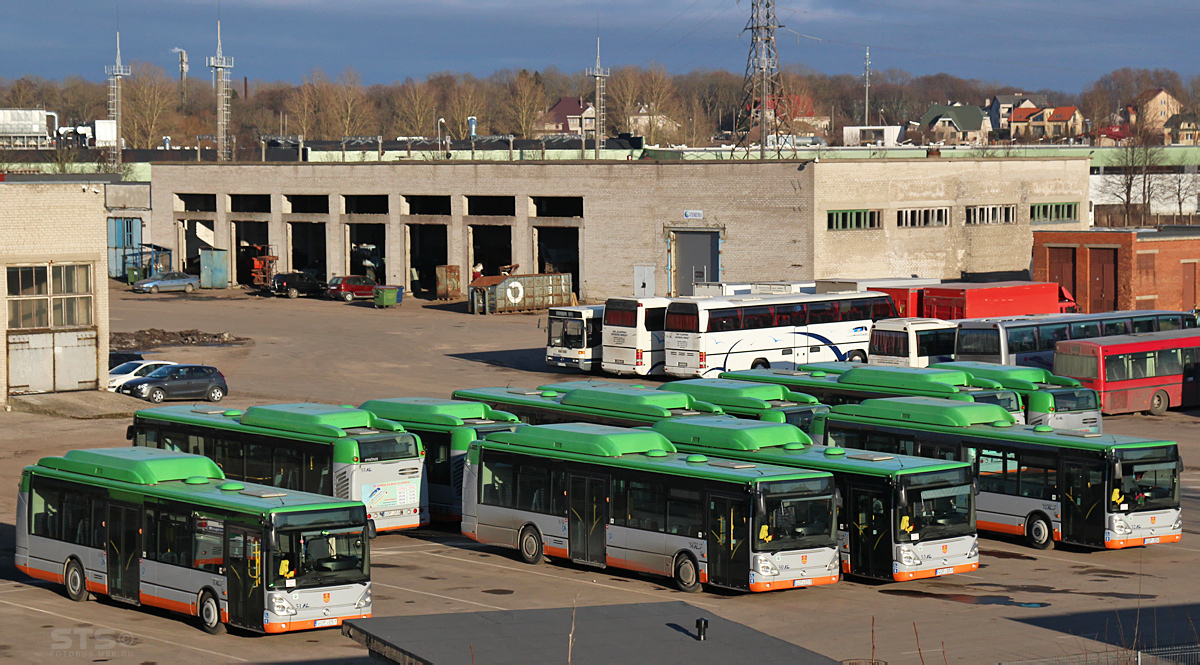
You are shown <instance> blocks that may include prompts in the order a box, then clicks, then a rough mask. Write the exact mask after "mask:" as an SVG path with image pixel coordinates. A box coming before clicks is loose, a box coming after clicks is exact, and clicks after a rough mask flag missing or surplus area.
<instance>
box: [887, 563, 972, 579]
mask: <svg viewBox="0 0 1200 665" xmlns="http://www.w3.org/2000/svg"><path fill="white" fill-rule="evenodd" d="M972 570H979V564H977V563H964V564H962V565H959V566H954V570H952V571H950V572H948V573H943V574H942V575H938V574H937V569H936V568H929V569H926V570H913V571H909V572H906V573H892V579H894V580H896V581H897V582H905V581H908V580H923V579H926V578H929V577H943V576H945V575H953V574H955V573H966V572H970V571H972Z"/></svg>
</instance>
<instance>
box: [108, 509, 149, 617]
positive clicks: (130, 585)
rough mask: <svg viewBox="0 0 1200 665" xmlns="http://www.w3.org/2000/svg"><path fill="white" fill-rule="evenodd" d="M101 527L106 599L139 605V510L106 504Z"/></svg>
mask: <svg viewBox="0 0 1200 665" xmlns="http://www.w3.org/2000/svg"><path fill="white" fill-rule="evenodd" d="M104 525H105V527H106V533H107V539H106V545H105V552H106V554H107V559H108V595H109V596H110V597H111V598H115V599H116V600H120V601H124V602H128V603H139V602H141V597H140V592H141V574H142V565H141V564H142V528H141V526H142V510H141V508H139V507H138V506H131V505H127V504H120V503H110V504H108V511H107V514H106V515H105V520H104Z"/></svg>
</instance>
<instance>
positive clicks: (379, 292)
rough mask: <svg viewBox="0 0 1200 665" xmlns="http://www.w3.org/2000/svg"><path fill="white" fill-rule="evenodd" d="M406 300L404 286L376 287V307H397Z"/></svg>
mask: <svg viewBox="0 0 1200 665" xmlns="http://www.w3.org/2000/svg"><path fill="white" fill-rule="evenodd" d="M403 299H404V287H403V286H376V287H375V306H376V307H395V306H396V305H398V304H399V303H400V301H401V300H403Z"/></svg>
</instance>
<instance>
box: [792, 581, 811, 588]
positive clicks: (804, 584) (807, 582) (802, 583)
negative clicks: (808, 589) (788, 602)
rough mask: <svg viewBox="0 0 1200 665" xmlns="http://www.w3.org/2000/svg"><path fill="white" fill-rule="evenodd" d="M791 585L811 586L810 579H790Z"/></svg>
mask: <svg viewBox="0 0 1200 665" xmlns="http://www.w3.org/2000/svg"><path fill="white" fill-rule="evenodd" d="M792 586H794V587H797V586H812V580H792Z"/></svg>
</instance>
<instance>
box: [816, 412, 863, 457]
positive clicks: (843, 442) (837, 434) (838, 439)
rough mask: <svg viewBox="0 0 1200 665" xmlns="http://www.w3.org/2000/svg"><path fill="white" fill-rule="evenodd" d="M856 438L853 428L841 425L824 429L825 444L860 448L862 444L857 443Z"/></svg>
mask: <svg viewBox="0 0 1200 665" xmlns="http://www.w3.org/2000/svg"><path fill="white" fill-rule="evenodd" d="M826 403H827V404H828V402H826ZM827 422H828V421H827ZM827 427H828V426H827ZM858 439H859V435H858V432H855V431H853V430H849V429H844V428H841V427H828V429H826V430H825V445H827V446H841V447H843V448H861V447H862V446H860V445H858Z"/></svg>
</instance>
